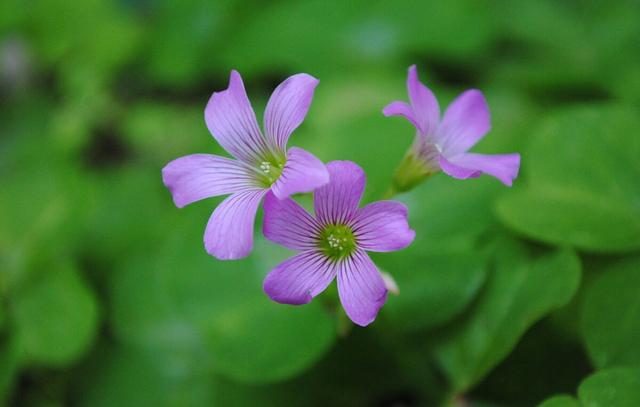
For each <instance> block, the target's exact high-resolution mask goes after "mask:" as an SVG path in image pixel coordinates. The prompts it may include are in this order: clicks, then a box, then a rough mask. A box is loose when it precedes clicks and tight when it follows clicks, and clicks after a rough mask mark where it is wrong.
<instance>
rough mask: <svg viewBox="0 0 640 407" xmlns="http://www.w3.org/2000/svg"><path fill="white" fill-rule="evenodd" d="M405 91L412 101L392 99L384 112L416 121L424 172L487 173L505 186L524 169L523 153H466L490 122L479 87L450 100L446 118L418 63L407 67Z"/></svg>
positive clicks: (417, 151)
mask: <svg viewBox="0 0 640 407" xmlns="http://www.w3.org/2000/svg"><path fill="white" fill-rule="evenodd" d="M407 91H408V93H409V101H410V103H406V102H401V101H395V102H391V103H390V104H389V105H387V106H386V107H385V108H384V110H383V113H384V115H385V116H397V115H399V116H404V117H405V118H406V119H407V120H409V121H410V122H411V123H412V124H413V126H415V128H416V130H417V135H416V140H415V142H414V145H413V147H412V150H411V153H412V155H415V157H416V158H418V160H419V161H420V163H421V164H422V165H423V166H424V168H423V170H424V171H425V175H428V174H429V173H433V172H436V171H438V170H440V169H441V170H442V171H444V172H445V173H447V174H448V175H450V176H452V177H454V178H458V179H466V178H474V177H478V176H480V175H481V174H482V173H485V174H489V175H491V176H494V177H496V178H497V179H499V180H500V181H501V182H502V183H503V184H505V185H508V186H511V185H512V183H513V180H514V179H515V178H516V177H517V176H518V170H519V168H520V155H519V154H497V155H484V154H476V153H469V152H468V150H469V149H470V148H471V147H473V146H474V145H475V144H476V143H477V142H478V141H480V139H482V138H483V137H484V135H485V134H487V132H488V131H489V128H490V127H491V123H490V115H489V107H488V106H487V102H486V100H485V98H484V96H483V95H482V93H481V92H480V91H478V90H475V89H471V90H467V91H465V92H463V93H462V94H461V95H460V96H458V97H457V98H456V99H455V100H454V101H453V102H452V103H451V104H450V105H449V107H448V108H447V110H446V112H445V114H444V117H443V118H442V120H440V106H439V105H438V101H437V100H436V98H435V96H434V95H433V93H432V92H431V90H429V88H427V87H426V86H425V85H424V84H422V83H421V82H420V81H419V80H418V73H417V71H416V66H415V65H412V66H411V67H410V68H409V74H408V76H407ZM408 158H409V159H412V158H413V157H411V156H409V157H408Z"/></svg>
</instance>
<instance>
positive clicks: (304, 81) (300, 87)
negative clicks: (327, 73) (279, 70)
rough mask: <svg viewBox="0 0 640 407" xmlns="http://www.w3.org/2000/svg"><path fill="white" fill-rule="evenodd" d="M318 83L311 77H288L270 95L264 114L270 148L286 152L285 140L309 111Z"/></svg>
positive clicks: (301, 75)
mask: <svg viewBox="0 0 640 407" xmlns="http://www.w3.org/2000/svg"><path fill="white" fill-rule="evenodd" d="M319 82H320V81H318V80H317V79H316V78H314V77H313V76H311V75H307V74H306V73H300V74H297V75H293V76H290V77H288V78H287V79H285V81H284V82H282V83H281V84H280V85H278V87H277V88H276V89H275V90H274V91H273V93H272V94H271V98H269V102H268V103H267V108H266V110H265V112H264V130H265V133H266V135H267V139H268V140H269V142H270V143H272V145H274V146H276V147H278V148H279V149H280V150H283V151H284V150H285V149H286V146H287V140H289V136H290V135H291V133H293V131H294V130H295V129H296V128H298V126H299V125H300V123H302V121H303V120H304V118H305V116H306V115H307V112H308V111H309V106H310V105H311V100H312V99H313V92H314V90H315V88H316V86H317V85H318V83H319Z"/></svg>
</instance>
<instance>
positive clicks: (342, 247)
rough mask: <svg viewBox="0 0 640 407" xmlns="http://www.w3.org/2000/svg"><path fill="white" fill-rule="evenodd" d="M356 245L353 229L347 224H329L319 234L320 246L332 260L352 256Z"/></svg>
mask: <svg viewBox="0 0 640 407" xmlns="http://www.w3.org/2000/svg"><path fill="white" fill-rule="evenodd" d="M356 245H357V242H356V239H355V236H354V235H353V231H352V230H351V227H349V226H347V225H327V226H326V227H325V229H324V230H323V231H322V232H321V233H320V236H318V246H319V248H320V249H321V250H322V251H323V252H324V253H325V254H326V255H327V257H329V258H330V259H332V260H341V259H343V258H345V257H348V256H350V255H351V253H353V251H354V250H355V249H356Z"/></svg>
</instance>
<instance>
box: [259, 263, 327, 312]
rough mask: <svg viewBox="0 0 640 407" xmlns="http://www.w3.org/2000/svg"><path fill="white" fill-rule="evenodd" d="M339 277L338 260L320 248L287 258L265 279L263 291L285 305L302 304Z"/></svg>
mask: <svg viewBox="0 0 640 407" xmlns="http://www.w3.org/2000/svg"><path fill="white" fill-rule="evenodd" d="M335 276H336V267H335V263H332V262H331V261H330V260H329V259H327V257H326V256H325V255H324V254H323V253H321V252H317V251H306V252H302V253H299V254H297V255H295V256H293V257H291V258H290V259H287V260H285V261H284V262H283V263H281V264H279V265H278V266H277V267H276V268H275V269H273V270H272V271H271V272H270V273H269V274H268V275H267V277H266V278H265V279H264V284H263V289H264V292H265V293H266V294H267V295H268V296H269V298H271V299H272V300H274V301H276V302H279V303H282V304H292V305H300V304H306V303H308V302H310V301H311V299H312V298H313V297H315V296H316V295H318V294H320V293H321V292H322V291H324V289H325V288H327V286H328V285H329V284H330V283H331V281H333V279H334V277H335Z"/></svg>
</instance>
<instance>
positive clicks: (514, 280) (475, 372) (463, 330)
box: [436, 239, 580, 392]
mask: <svg viewBox="0 0 640 407" xmlns="http://www.w3.org/2000/svg"><path fill="white" fill-rule="evenodd" d="M495 248H496V251H497V253H496V257H495V264H494V268H493V270H492V272H491V274H490V275H489V277H488V281H487V283H486V286H485V288H484V291H483V292H482V293H481V294H480V296H479V298H478V299H477V303H475V304H474V306H473V310H472V311H471V313H470V314H469V316H468V317H467V318H466V319H465V320H463V321H461V323H460V325H459V326H457V327H454V329H453V331H452V333H451V334H450V335H449V336H448V337H446V339H445V340H444V341H443V342H442V343H441V344H440V345H439V346H437V348H436V359H437V360H438V362H439V363H440V365H441V366H442V368H443V370H444V371H445V373H446V375H447V376H448V377H449V380H450V382H451V385H452V388H453V391H455V392H463V391H466V390H468V389H469V388H470V387H472V386H473V385H474V384H475V383H477V382H478V381H479V380H480V379H481V378H482V377H484V375H485V374H487V373H488V372H489V370H491V369H492V368H493V367H494V366H495V365H496V364H497V363H498V362H500V361H501V360H502V359H503V358H504V357H505V356H506V355H507V354H508V353H509V352H510V351H511V349H513V347H514V346H515V344H516V343H517V341H518V339H519V338H520V337H521V336H522V334H523V333H524V332H525V331H526V330H527V328H529V327H530V326H531V325H532V324H533V323H534V322H535V321H537V320H538V319H539V318H540V317H542V316H543V315H544V314H546V313H547V312H549V311H550V310H552V309H554V308H558V307H560V306H562V305H564V304H566V303H567V302H568V301H569V300H570V299H571V297H572V296H573V294H574V293H575V291H576V289H577V287H578V283H579V281H580V262H579V259H578V258H577V256H576V255H575V253H573V252H572V251H571V250H568V249H558V250H554V251H551V252H546V253H544V254H542V255H534V254H533V253H531V252H530V251H529V250H527V247H526V246H524V245H523V244H522V243H518V242H516V241H512V240H508V239H504V240H500V241H498V244H497V245H496V246H495Z"/></svg>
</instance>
